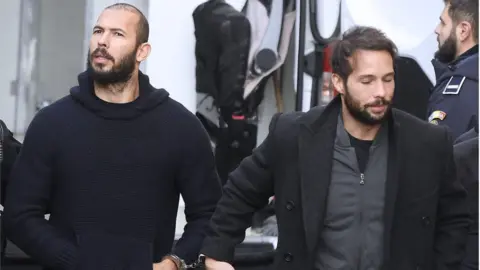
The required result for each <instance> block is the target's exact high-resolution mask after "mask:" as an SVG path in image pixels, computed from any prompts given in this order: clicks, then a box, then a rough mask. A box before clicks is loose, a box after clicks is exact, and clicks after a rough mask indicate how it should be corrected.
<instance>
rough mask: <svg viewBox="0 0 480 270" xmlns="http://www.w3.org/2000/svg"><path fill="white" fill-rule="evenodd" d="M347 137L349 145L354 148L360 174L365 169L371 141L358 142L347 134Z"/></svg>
mask: <svg viewBox="0 0 480 270" xmlns="http://www.w3.org/2000/svg"><path fill="white" fill-rule="evenodd" d="M348 136H349V137H350V144H351V145H352V146H353V147H354V148H355V153H356V154H357V161H358V167H359V169H360V172H361V173H363V172H365V168H366V167H367V162H368V157H369V155H370V146H372V143H373V141H364V140H359V139H357V138H355V137H353V136H352V135H350V134H348Z"/></svg>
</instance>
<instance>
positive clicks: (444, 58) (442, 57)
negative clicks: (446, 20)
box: [435, 30, 457, 63]
mask: <svg viewBox="0 0 480 270" xmlns="http://www.w3.org/2000/svg"><path fill="white" fill-rule="evenodd" d="M456 54H457V37H456V36H455V32H454V30H452V31H451V32H450V36H448V38H447V39H446V40H445V42H444V43H443V44H442V45H440V46H439V48H438V51H436V52H435V58H436V59H437V60H438V61H440V62H442V63H450V62H452V61H453V60H455V56H456Z"/></svg>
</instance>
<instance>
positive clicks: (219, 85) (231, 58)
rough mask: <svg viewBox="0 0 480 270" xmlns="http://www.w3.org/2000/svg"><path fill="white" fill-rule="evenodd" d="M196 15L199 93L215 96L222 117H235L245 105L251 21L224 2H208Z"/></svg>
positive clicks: (212, 0) (199, 7)
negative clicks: (234, 114) (233, 114)
mask: <svg viewBox="0 0 480 270" xmlns="http://www.w3.org/2000/svg"><path fill="white" fill-rule="evenodd" d="M192 16H193V22H194V25H195V39H196V43H195V57H196V69H195V72H196V91H197V92H198V93H204V94H207V95H209V96H212V97H213V99H214V100H215V105H216V107H217V108H219V109H220V111H221V114H222V116H223V117H224V118H231V113H233V112H235V111H241V110H242V106H243V104H242V103H243V92H244V87H243V86H244V83H245V76H246V73H247V67H248V54H249V49H250V31H251V27H250V22H249V20H248V18H246V17H245V15H244V14H243V13H241V12H239V11H237V10H236V9H235V8H233V7H232V6H230V5H229V4H227V3H226V2H225V1H224V0H210V1H207V2H205V3H203V4H201V5H199V6H198V7H197V8H195V10H194V12H193V14H192ZM223 110H224V111H225V113H223V112H222V111H223ZM225 121H228V120H227V119H225Z"/></svg>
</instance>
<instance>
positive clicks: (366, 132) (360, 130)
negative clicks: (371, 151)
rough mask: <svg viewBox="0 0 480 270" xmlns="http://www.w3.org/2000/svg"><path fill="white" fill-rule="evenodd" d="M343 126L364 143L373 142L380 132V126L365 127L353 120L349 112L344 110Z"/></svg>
mask: <svg viewBox="0 0 480 270" xmlns="http://www.w3.org/2000/svg"><path fill="white" fill-rule="evenodd" d="M342 118H343V126H344V128H345V130H346V131H347V132H348V133H349V134H350V135H351V136H353V137H354V138H357V139H359V140H364V141H373V140H374V139H375V136H377V133H378V131H379V130H380V126H381V125H380V124H378V125H374V126H371V125H365V124H362V123H361V122H359V121H358V120H356V119H355V118H353V116H352V115H351V114H350V113H349V112H348V110H346V109H344V110H342Z"/></svg>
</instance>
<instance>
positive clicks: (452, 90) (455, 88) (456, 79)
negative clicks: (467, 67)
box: [442, 76, 465, 95]
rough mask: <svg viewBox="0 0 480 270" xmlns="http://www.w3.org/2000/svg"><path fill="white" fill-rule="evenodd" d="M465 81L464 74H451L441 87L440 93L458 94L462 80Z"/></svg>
mask: <svg viewBox="0 0 480 270" xmlns="http://www.w3.org/2000/svg"><path fill="white" fill-rule="evenodd" d="M464 81H465V76H452V77H450V80H448V83H447V85H446V86H445V88H444V89H443V92H442V94H444V95H458V93H460V89H461V88H462V85H463V82H464Z"/></svg>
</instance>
